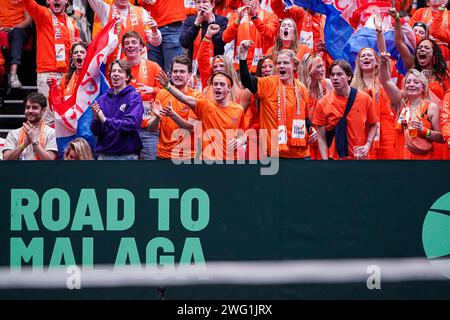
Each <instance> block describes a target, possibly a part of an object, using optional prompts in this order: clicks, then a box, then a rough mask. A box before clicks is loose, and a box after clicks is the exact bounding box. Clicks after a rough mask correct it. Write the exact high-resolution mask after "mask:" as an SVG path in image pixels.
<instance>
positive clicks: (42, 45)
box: [23, 0, 80, 73]
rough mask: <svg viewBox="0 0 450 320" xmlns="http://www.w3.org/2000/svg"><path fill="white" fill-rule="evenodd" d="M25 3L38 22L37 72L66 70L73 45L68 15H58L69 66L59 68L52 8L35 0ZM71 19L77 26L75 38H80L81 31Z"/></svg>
mask: <svg viewBox="0 0 450 320" xmlns="http://www.w3.org/2000/svg"><path fill="white" fill-rule="evenodd" d="M23 4H24V6H25V10H26V11H27V12H28V13H29V14H30V16H31V17H32V18H33V19H34V21H35V23H36V31H37V32H36V37H37V38H36V46H37V50H36V51H37V53H36V64H37V72H38V73H41V72H66V71H67V69H68V67H69V57H70V49H71V46H72V39H71V35H70V31H69V29H68V28H67V25H66V15H65V14H59V15H57V16H56V17H57V18H58V22H59V26H60V28H61V33H62V37H63V39H64V47H65V53H66V66H67V67H66V68H65V69H59V70H58V69H57V67H56V54H55V31H54V28H53V21H52V14H51V13H50V9H49V8H47V7H44V6H41V5H38V4H37V3H36V2H35V1H34V0H23ZM71 21H72V24H73V26H74V28H75V38H79V37H80V32H79V30H78V28H77V26H76V24H75V23H74V22H73V20H71Z"/></svg>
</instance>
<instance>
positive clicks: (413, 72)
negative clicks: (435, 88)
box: [403, 69, 430, 100]
mask: <svg viewBox="0 0 450 320" xmlns="http://www.w3.org/2000/svg"><path fill="white" fill-rule="evenodd" d="M410 75H413V76H415V77H416V78H417V79H418V80H419V81H420V82H421V83H422V86H423V92H422V97H423V98H425V99H428V100H429V98H430V96H429V92H428V79H427V77H426V76H425V75H424V74H423V73H422V72H420V71H419V70H417V69H410V70H409V71H408V73H407V74H406V75H405V78H404V79H403V88H405V85H406V79H407V78H408V77H409V76H410ZM403 96H404V97H406V95H405V90H403Z"/></svg>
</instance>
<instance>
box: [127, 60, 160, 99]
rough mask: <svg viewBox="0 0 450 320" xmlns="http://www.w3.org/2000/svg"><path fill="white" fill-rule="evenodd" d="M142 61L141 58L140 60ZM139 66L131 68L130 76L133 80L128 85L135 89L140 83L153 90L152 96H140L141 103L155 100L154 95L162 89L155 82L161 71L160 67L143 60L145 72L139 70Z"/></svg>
mask: <svg viewBox="0 0 450 320" xmlns="http://www.w3.org/2000/svg"><path fill="white" fill-rule="evenodd" d="M141 59H142V58H141ZM140 66H141V64H138V65H135V66H132V67H131V75H132V76H133V79H132V80H131V82H130V84H131V85H132V86H133V87H135V88H137V87H138V83H142V84H144V85H146V86H149V87H152V88H153V93H152V94H141V97H142V101H149V100H151V99H155V97H156V94H157V93H158V91H159V90H160V89H161V88H162V86H161V84H160V83H159V81H157V80H156V76H157V75H158V74H159V72H160V71H161V67H160V66H159V64H157V63H156V62H153V61H150V60H145V66H146V67H147V72H145V71H142V70H140Z"/></svg>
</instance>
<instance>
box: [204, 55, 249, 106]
mask: <svg viewBox="0 0 450 320" xmlns="http://www.w3.org/2000/svg"><path fill="white" fill-rule="evenodd" d="M216 59H222V60H223V62H224V64H225V70H224V71H223V73H224V74H226V75H227V76H229V77H230V78H231V79H232V86H231V92H230V94H231V101H233V102H237V101H236V99H237V96H238V94H237V93H238V88H240V87H241V82H240V81H239V78H238V75H237V73H236V69H235V68H234V64H233V62H232V61H231V60H230V59H229V58H228V57H225V56H222V55H218V56H215V57H214V58H213V60H212V62H211V68H212V70H214V66H213V63H214V60H216ZM214 74H215V72H212V73H211V76H210V77H209V79H208V82H207V84H208V86H207V87H206V88H205V89H206V91H205V94H206V93H207V92H208V91H209V90H210V88H211V80H212V76H213V75H214Z"/></svg>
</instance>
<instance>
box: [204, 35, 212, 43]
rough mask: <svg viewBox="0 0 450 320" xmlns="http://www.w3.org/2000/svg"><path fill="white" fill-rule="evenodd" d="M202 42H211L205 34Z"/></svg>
mask: <svg viewBox="0 0 450 320" xmlns="http://www.w3.org/2000/svg"><path fill="white" fill-rule="evenodd" d="M202 40H203V41H205V42H209V41H211V38H209V37H208V36H207V35H206V34H205V36H204V37H203V39H202Z"/></svg>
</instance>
